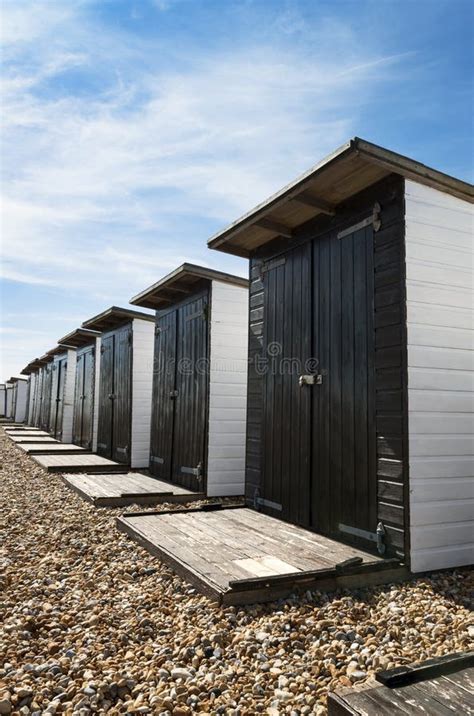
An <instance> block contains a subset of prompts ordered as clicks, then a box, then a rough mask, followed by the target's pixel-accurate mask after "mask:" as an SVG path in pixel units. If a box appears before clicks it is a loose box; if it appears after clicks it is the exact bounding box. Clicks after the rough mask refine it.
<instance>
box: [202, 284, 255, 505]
mask: <svg viewBox="0 0 474 716" xmlns="http://www.w3.org/2000/svg"><path fill="white" fill-rule="evenodd" d="M210 330H211V343H210V357H211V361H210V385H209V451H208V463H207V494H208V495H209V496H210V497H213V496H221V497H222V496H225V495H243V494H244V491H245V423H246V414H247V343H248V290H247V288H242V287H241V286H231V285H229V284H225V283H221V282H219V281H213V282H212V293H211V329H210Z"/></svg>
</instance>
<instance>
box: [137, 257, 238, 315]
mask: <svg viewBox="0 0 474 716" xmlns="http://www.w3.org/2000/svg"><path fill="white" fill-rule="evenodd" d="M202 281H221V282H223V283H229V284H232V285H234V286H242V287H244V288H248V285H249V282H248V280H247V279H246V278H242V277H241V276H234V275H233V274H229V273H225V272H223V271H216V270H214V269H209V268H206V267H204V266H196V265H195V264H183V265H182V266H179V267H178V268H177V269H175V270H174V271H172V272H171V273H169V274H168V275H167V276H164V277H163V278H162V279H160V280H159V281H157V282H156V283H154V284H153V285H152V286H150V287H149V288H146V289H145V290H144V291H141V293H138V294H137V295H136V296H134V297H133V298H132V299H131V300H130V303H131V304H132V305H134V306H143V307H144V308H152V309H154V310H161V309H165V308H168V307H169V306H171V305H173V304H175V303H178V302H179V301H181V300H183V299H184V298H186V297H187V296H189V295H191V294H192V293H194V291H196V289H197V288H198V286H199V285H200V284H201V283H202Z"/></svg>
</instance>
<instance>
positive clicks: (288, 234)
mask: <svg viewBox="0 0 474 716" xmlns="http://www.w3.org/2000/svg"><path fill="white" fill-rule="evenodd" d="M255 226H259V227H260V228H261V229H266V230H267V231H272V232H275V233H276V234H279V235H280V236H284V237H285V238H287V239H292V238H293V231H292V230H291V229H290V227H289V226H286V224H281V223H280V222H279V221H273V219H259V220H258V221H256V222H255Z"/></svg>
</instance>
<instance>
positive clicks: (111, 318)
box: [82, 306, 155, 333]
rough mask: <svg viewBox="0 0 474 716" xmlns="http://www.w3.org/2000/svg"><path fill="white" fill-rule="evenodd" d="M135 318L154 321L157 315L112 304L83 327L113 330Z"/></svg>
mask: <svg viewBox="0 0 474 716" xmlns="http://www.w3.org/2000/svg"><path fill="white" fill-rule="evenodd" d="M134 318H141V319H142V320H144V321H154V320H155V317H154V316H152V315H151V314H150V313H142V312H141V311H132V310H131V309H130V308H119V307H117V306H111V307H110V308H107V310H106V311H102V313H99V314H98V315H97V316H93V317H92V318H89V319H88V320H87V321H84V323H83V324H82V328H90V329H92V330H94V331H100V332H101V333H103V332H104V331H111V330H113V329H114V328H119V326H123V325H124V324H125V323H129V322H130V321H132V320H133V319H134Z"/></svg>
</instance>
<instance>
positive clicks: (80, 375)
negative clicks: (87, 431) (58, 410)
mask: <svg viewBox="0 0 474 716" xmlns="http://www.w3.org/2000/svg"><path fill="white" fill-rule="evenodd" d="M83 387H84V353H77V358H76V380H75V385H74V410H73V421H72V441H73V443H74V445H80V446H81V447H82V401H83V397H82V395H83Z"/></svg>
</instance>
